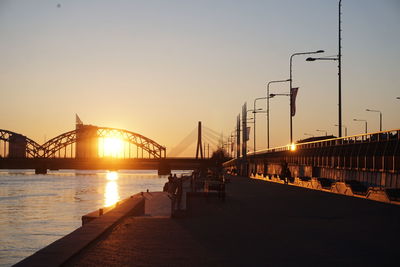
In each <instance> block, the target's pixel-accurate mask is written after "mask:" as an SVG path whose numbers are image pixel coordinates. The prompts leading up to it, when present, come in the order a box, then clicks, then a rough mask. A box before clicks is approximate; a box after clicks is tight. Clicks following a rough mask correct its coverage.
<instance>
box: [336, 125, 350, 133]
mask: <svg viewBox="0 0 400 267" xmlns="http://www.w3.org/2000/svg"><path fill="white" fill-rule="evenodd" d="M335 126H336V127H338V126H339V124H335ZM342 127H343V128H344V136H347V126H345V125H342Z"/></svg>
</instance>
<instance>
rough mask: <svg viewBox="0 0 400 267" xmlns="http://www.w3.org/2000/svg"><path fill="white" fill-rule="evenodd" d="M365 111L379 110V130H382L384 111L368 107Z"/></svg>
mask: <svg viewBox="0 0 400 267" xmlns="http://www.w3.org/2000/svg"><path fill="white" fill-rule="evenodd" d="M365 111H370V112H379V131H380V132H382V112H381V111H380V110H374V109H368V108H367V109H366V110H365Z"/></svg>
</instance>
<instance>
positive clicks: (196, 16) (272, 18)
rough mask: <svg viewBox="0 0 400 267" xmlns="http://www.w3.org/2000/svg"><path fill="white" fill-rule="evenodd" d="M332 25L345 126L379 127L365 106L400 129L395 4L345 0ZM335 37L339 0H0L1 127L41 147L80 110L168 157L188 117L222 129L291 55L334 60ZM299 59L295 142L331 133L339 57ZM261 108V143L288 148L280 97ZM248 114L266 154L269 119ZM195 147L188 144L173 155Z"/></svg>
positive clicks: (284, 87) (355, 129) (353, 129)
mask: <svg viewBox="0 0 400 267" xmlns="http://www.w3.org/2000/svg"><path fill="white" fill-rule="evenodd" d="M342 29H343V32H342V38H343V40H342V59H343V60H342V99H343V100H342V101H343V125H345V126H346V127H347V131H348V135H355V134H361V133H363V132H364V123H363V122H356V121H353V119H355V118H356V119H365V120H367V121H368V131H369V132H374V131H378V130H379V114H378V113H373V112H366V111H365V109H367V108H368V109H376V110H380V111H381V112H382V114H383V129H384V130H391V129H398V128H400V127H399V126H400V116H399V115H398V114H399V111H400V100H399V99H396V97H400V68H399V62H400V50H399V47H400V1H398V0H381V1H376V0H343V1H342ZM337 44H338V1H337V0H264V1H232V0H230V1H225V0H218V1H215V0H212V1H211V0H210V1H208V0H205V1H183V0H182V1H174V0H172V1H152V0H149V1H122V0H115V1H88V0H69V1H62V0H59V1H51V0H47V1H46V0H40V1H29V0H25V1H22V0H0V129H6V130H11V131H14V132H17V133H22V134H24V135H26V136H28V137H29V138H31V139H33V140H35V141H37V142H38V143H43V141H44V140H48V139H50V138H52V137H55V136H57V135H59V134H62V133H64V132H66V131H70V130H73V129H74V127H75V125H74V124H75V114H78V115H79V116H80V118H81V119H82V121H83V122H84V123H85V124H93V125H97V126H105V127H115V128H122V129H126V130H129V131H132V132H136V133H140V134H142V135H144V136H147V137H149V138H151V139H153V140H155V141H156V142H158V143H159V144H161V145H164V146H166V147H167V154H168V151H172V150H173V149H174V147H176V146H177V144H179V143H180V141H181V140H183V139H184V138H185V137H186V136H187V135H188V134H189V133H191V132H192V131H193V129H195V128H196V127H197V123H198V121H202V123H203V125H205V126H206V127H208V128H210V129H213V130H214V131H216V132H218V133H222V134H223V135H225V136H226V135H230V134H231V132H232V131H233V130H234V128H235V124H236V117H237V115H238V114H239V113H240V112H241V107H242V105H243V104H244V103H245V102H247V105H248V108H249V109H250V108H253V103H254V99H255V98H257V97H264V96H266V83H267V82H268V81H271V80H281V79H288V78H289V58H290V55H291V54H293V53H296V52H306V51H315V50H319V49H323V50H325V53H324V54H321V56H335V55H337V53H338V48H337ZM305 59H306V56H296V57H294V60H293V86H294V87H299V92H298V97H297V103H296V107H297V113H296V116H295V117H293V134H294V139H295V140H298V139H303V138H306V137H309V136H307V135H305V134H311V135H315V136H317V135H321V134H324V133H323V132H318V131H316V130H317V129H319V130H326V131H327V133H328V134H334V135H337V127H335V126H334V125H335V124H337V123H338V106H337V104H338V83H337V77H338V75H337V71H338V68H337V62H336V61H315V62H306V61H305ZM288 92H289V85H288V84H287V83H286V84H284V83H282V84H273V85H271V93H288ZM265 106H266V105H265V101H258V102H257V108H265ZM270 112H271V113H270V114H271V117H270V134H271V136H270V140H271V146H272V147H274V146H282V145H286V144H288V143H289V101H288V97H284V96H282V97H276V98H273V99H271V102H270ZM250 114H251V113H249V115H250ZM251 115H252V114H251ZM256 119H257V120H256V121H257V124H256V128H257V131H256V134H257V137H256V140H257V149H262V148H265V147H266V116H265V114H257V118H256ZM251 136H253V133H251ZM249 144H250V147H252V144H253V139H252V138H250V143H249ZM194 154H195V144H193V146H188V149H187V150H186V151H185V152H184V154H183V155H187V156H194Z"/></svg>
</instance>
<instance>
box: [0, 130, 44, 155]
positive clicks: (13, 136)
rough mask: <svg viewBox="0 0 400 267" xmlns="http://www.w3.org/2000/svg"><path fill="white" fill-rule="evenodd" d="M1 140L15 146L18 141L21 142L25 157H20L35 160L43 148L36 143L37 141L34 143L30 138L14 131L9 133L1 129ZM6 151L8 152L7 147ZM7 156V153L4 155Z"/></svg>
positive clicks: (4, 147)
mask: <svg viewBox="0 0 400 267" xmlns="http://www.w3.org/2000/svg"><path fill="white" fill-rule="evenodd" d="M0 140H1V141H4V142H7V143H9V144H14V143H16V142H17V141H19V142H21V143H22V144H23V145H24V147H23V149H24V154H25V155H20V156H22V157H24V156H27V157H32V158H35V157H37V156H38V154H37V153H38V151H40V149H41V146H40V145H39V144H38V143H36V142H35V141H33V140H32V139H29V138H28V137H26V136H24V135H22V134H19V133H15V132H12V131H8V130H2V129H0ZM3 149H4V151H5V150H6V146H5V145H4V146H3ZM4 154H6V153H4ZM11 156H12V155H11Z"/></svg>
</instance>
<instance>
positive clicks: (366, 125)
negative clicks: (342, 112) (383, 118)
mask: <svg viewBox="0 0 400 267" xmlns="http://www.w3.org/2000/svg"><path fill="white" fill-rule="evenodd" d="M353 121H364V122H365V133H368V122H367V120H359V119H353Z"/></svg>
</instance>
